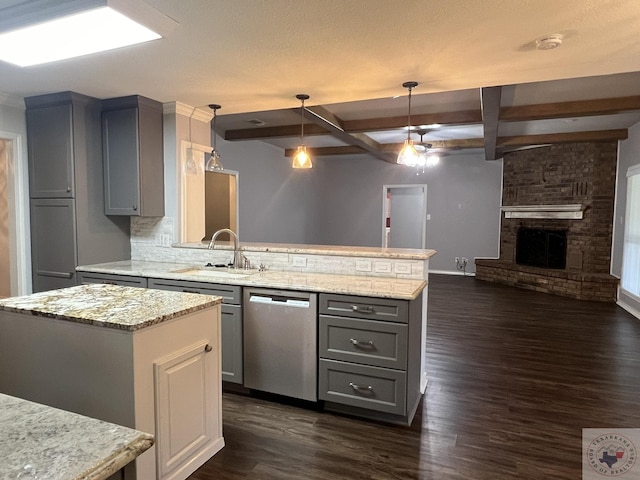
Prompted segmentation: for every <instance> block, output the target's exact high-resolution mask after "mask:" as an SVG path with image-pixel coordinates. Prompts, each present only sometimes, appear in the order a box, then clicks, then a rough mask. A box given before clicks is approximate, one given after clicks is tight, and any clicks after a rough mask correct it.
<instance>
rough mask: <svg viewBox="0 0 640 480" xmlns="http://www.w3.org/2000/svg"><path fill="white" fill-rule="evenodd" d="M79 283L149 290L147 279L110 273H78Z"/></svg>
mask: <svg viewBox="0 0 640 480" xmlns="http://www.w3.org/2000/svg"><path fill="white" fill-rule="evenodd" d="M78 283H79V284H80V285H84V284H87V283H107V284H111V285H123V286H125V287H141V288H147V279H146V278H145V277H133V276H132V277H130V276H128V275H116V274H110V273H92V272H78Z"/></svg>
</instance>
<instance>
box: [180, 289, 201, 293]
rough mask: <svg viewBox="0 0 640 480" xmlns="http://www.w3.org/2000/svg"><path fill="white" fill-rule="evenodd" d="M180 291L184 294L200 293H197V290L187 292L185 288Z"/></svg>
mask: <svg viewBox="0 0 640 480" xmlns="http://www.w3.org/2000/svg"><path fill="white" fill-rule="evenodd" d="M182 291H183V292H184V293H200V292H198V291H197V290H188V289H186V288H183V289H182Z"/></svg>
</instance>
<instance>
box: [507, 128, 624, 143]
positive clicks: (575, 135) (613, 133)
mask: <svg viewBox="0 0 640 480" xmlns="http://www.w3.org/2000/svg"><path fill="white" fill-rule="evenodd" d="M628 135H629V133H628V131H627V129H626V128H621V129H616V130H594V131H589V132H566V133H545V134H541V135H515V136H512V137H499V138H498V146H499V147H513V146H518V147H522V146H528V145H545V144H555V143H574V142H615V141H618V140H624V139H626V138H627V137H628Z"/></svg>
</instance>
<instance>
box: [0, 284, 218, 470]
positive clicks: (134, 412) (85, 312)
mask: <svg viewBox="0 0 640 480" xmlns="http://www.w3.org/2000/svg"><path fill="white" fill-rule="evenodd" d="M220 303H221V298H219V297H214V296H207V295H197V294H190V293H182V292H168V291H159V290H147V289H140V288H132V287H120V286H114V285H81V286H77V287H72V288H67V289H62V290H52V291H48V292H41V293H37V294H34V295H28V296H24V297H15V298H9V299H4V300H0V391H1V392H2V393H5V394H8V395H12V396H15V397H19V398H23V399H26V400H30V401H34V402H38V403H41V404H44V405H48V406H52V407H56V408H60V409H64V410H68V411H71V412H75V413H79V414H81V415H86V416H88V417H93V418H97V419H100V420H104V421H107V422H111V423H116V424H119V425H123V426H126V427H129V428H134V429H136V430H141V431H145V432H149V433H151V434H153V435H154V436H155V439H156V443H155V445H154V446H153V447H152V448H150V449H149V450H148V451H147V452H145V453H143V454H142V455H141V456H140V457H139V458H138V459H136V461H135V462H134V463H133V464H130V465H129V466H128V467H127V468H125V472H124V473H125V478H127V479H130V478H131V479H135V478H137V479H138V480H147V479H154V478H157V479H184V478H186V477H188V476H189V475H190V474H191V473H192V472H194V471H195V470H196V469H197V468H198V467H199V466H200V465H202V464H203V463H204V462H205V461H206V460H208V459H209V458H210V457H211V456H213V455H214V454H215V453H216V452H217V451H219V450H220V449H221V448H222V447H223V446H224V440H223V437H222V409H221V401H222V399H221V383H222V382H221V377H220V375H221V373H220V341H219V339H220Z"/></svg>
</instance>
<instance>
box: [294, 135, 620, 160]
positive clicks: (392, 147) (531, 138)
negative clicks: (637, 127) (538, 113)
mask: <svg viewBox="0 0 640 480" xmlns="http://www.w3.org/2000/svg"><path fill="white" fill-rule="evenodd" d="M627 137H628V131H627V129H624V128H622V129H616V130H597V131H589V132H569V133H546V134H541V135H516V136H512V137H498V138H497V141H496V147H497V148H498V149H508V148H509V147H526V146H537V145H548V144H558V143H574V142H615V141H618V140H624V139H626V138H627ZM425 142H428V143H430V144H431V146H432V148H433V149H438V150H440V151H442V150H444V151H455V150H464V149H470V148H484V139H482V138H463V139H455V140H425ZM401 147H402V143H383V144H381V145H380V149H381V150H382V151H384V152H389V153H395V152H397V151H398V150H399V149H400V148H401ZM309 150H310V151H311V153H312V154H314V155H316V156H332V155H357V154H362V153H367V152H366V151H365V150H363V149H361V148H359V147H355V146H344V147H321V148H311V149H309ZM294 153H295V149H293V148H288V149H286V150H285V155H286V156H287V157H291V156H292V155H293V154H294Z"/></svg>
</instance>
